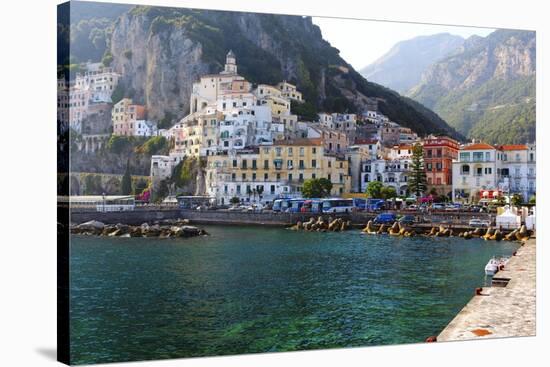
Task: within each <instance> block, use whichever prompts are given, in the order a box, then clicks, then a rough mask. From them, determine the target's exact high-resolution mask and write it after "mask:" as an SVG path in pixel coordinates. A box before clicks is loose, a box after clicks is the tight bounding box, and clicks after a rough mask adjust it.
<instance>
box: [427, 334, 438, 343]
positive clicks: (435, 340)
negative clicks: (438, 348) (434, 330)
mask: <svg viewBox="0 0 550 367" xmlns="http://www.w3.org/2000/svg"><path fill="white" fill-rule="evenodd" d="M435 342H437V336H433V335H432V336H429V337H427V338H426V343H435Z"/></svg>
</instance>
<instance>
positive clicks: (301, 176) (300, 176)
mask: <svg viewBox="0 0 550 367" xmlns="http://www.w3.org/2000/svg"><path fill="white" fill-rule="evenodd" d="M298 180H299V181H303V180H304V174H303V173H300V174H299V175H298Z"/></svg>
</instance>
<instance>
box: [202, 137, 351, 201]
mask: <svg viewBox="0 0 550 367" xmlns="http://www.w3.org/2000/svg"><path fill="white" fill-rule="evenodd" d="M311 178H326V179H328V180H330V181H331V182H332V185H333V187H332V191H331V195H333V196H341V195H343V194H344V193H346V192H349V191H350V185H351V181H350V177H349V172H348V162H347V160H345V159H343V158H339V157H337V156H336V155H330V154H325V150H324V147H323V142H322V140H321V139H295V140H283V141H276V142H275V143H274V144H273V145H268V146H260V147H258V148H255V149H251V150H248V151H242V152H240V153H237V154H234V155H214V156H209V157H208V163H207V177H206V185H207V190H208V193H209V195H211V196H215V197H216V198H217V202H218V204H227V203H229V200H230V199H231V198H232V197H234V196H236V197H239V198H240V199H241V200H242V201H244V202H248V201H250V200H254V199H255V197H256V193H261V196H262V197H261V199H260V198H259V195H260V194H258V199H260V200H261V201H262V202H263V201H271V200H273V199H275V198H277V197H280V196H299V195H300V192H301V190H302V185H303V183H304V181H305V180H307V179H311Z"/></svg>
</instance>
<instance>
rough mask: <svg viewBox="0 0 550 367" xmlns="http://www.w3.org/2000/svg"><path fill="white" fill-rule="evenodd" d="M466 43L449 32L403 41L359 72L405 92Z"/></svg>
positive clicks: (369, 78) (370, 79)
mask: <svg viewBox="0 0 550 367" xmlns="http://www.w3.org/2000/svg"><path fill="white" fill-rule="evenodd" d="M463 42H464V39H463V38H462V37H460V36H455V35H452V34H449V33H439V34H434V35H431V36H419V37H415V38H412V39H410V40H406V41H401V42H398V43H397V44H395V45H394V46H393V47H392V48H391V50H390V51H388V53H386V54H385V55H384V56H382V57H381V58H379V59H378V60H376V61H375V62H374V63H372V64H370V65H368V66H366V67H365V68H363V69H361V70H360V73H361V75H363V76H364V77H365V78H366V79H367V80H369V81H372V82H375V83H378V84H382V85H384V86H386V87H388V88H391V89H395V90H396V91H398V92H400V93H404V92H407V91H408V90H409V89H410V88H412V87H414V86H415V85H417V84H418V83H420V80H421V76H422V73H424V72H425V71H426V70H427V69H428V67H430V66H431V65H432V64H433V63H435V62H436V61H438V60H440V59H442V58H443V57H445V56H448V55H449V54H450V53H452V52H453V51H455V50H457V49H458V48H459V47H460V46H462V43H463Z"/></svg>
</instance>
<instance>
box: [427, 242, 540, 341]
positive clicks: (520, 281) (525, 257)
mask: <svg viewBox="0 0 550 367" xmlns="http://www.w3.org/2000/svg"><path fill="white" fill-rule="evenodd" d="M534 335H536V243H535V239H530V240H528V241H526V242H525V243H524V245H523V246H522V247H521V248H519V249H518V251H517V252H516V253H515V255H514V256H512V258H511V259H510V261H509V262H508V263H507V264H506V266H505V267H504V269H502V270H500V271H499V272H498V275H497V276H496V277H494V278H493V286H492V287H484V288H478V289H476V290H475V295H474V297H473V298H472V300H471V301H470V302H469V303H468V304H467V305H466V306H465V307H464V308H463V309H462V310H461V311H460V312H459V313H458V314H457V315H456V317H455V318H454V319H453V320H452V321H451V322H450V323H449V325H447V327H446V328H445V329H444V330H443V331H442V332H441V333H440V334H439V336H437V338H434V337H432V340H431V341H435V340H433V339H436V340H437V341H454V340H472V339H487V338H502V337H512V336H513V337H518V336H534Z"/></svg>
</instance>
